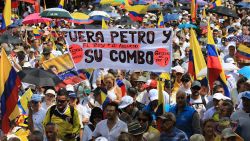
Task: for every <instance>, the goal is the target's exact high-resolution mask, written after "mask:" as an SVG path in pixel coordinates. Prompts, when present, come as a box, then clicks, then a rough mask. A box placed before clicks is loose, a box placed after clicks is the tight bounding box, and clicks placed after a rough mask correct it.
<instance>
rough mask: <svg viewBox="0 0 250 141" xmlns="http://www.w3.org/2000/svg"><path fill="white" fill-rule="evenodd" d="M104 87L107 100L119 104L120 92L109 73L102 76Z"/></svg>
mask: <svg viewBox="0 0 250 141" xmlns="http://www.w3.org/2000/svg"><path fill="white" fill-rule="evenodd" d="M104 85H105V87H106V89H107V91H108V92H107V93H108V95H107V96H108V98H110V99H111V100H112V101H113V102H115V103H117V104H119V103H120V101H121V98H122V91H121V89H120V88H119V87H118V86H117V85H116V81H115V77H114V76H113V75H112V74H111V73H109V74H107V75H105V76H104Z"/></svg>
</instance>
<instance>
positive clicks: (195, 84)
mask: <svg viewBox="0 0 250 141" xmlns="http://www.w3.org/2000/svg"><path fill="white" fill-rule="evenodd" d="M194 87H199V88H200V87H201V83H200V82H199V81H194V82H193V83H192V86H191V88H194Z"/></svg>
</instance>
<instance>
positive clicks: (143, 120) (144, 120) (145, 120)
mask: <svg viewBox="0 0 250 141" xmlns="http://www.w3.org/2000/svg"><path fill="white" fill-rule="evenodd" d="M138 121H142V122H147V121H148V120H147V119H145V118H138Z"/></svg>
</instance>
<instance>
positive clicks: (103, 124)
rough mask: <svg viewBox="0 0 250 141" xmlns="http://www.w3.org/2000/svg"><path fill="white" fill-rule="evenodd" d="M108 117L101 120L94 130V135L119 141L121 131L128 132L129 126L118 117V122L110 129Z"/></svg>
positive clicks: (111, 140)
mask: <svg viewBox="0 0 250 141" xmlns="http://www.w3.org/2000/svg"><path fill="white" fill-rule="evenodd" d="M107 121H108V120H107V119H105V120H102V121H100V122H99V123H98V124H97V125H96V128H95V130H94V132H93V136H94V137H95V138H96V137H99V136H102V137H105V138H107V139H108V140H109V141H117V139H118V137H119V135H120V134H121V132H128V126H127V124H126V123H125V122H123V121H121V120H120V119H119V118H117V122H116V124H115V125H114V127H113V128H112V129H111V130H109V128H108V124H107Z"/></svg>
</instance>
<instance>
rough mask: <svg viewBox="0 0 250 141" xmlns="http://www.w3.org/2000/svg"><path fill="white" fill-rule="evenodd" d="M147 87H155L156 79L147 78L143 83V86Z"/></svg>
mask: <svg viewBox="0 0 250 141" xmlns="http://www.w3.org/2000/svg"><path fill="white" fill-rule="evenodd" d="M148 87H152V88H157V81H156V80H152V79H150V80H148V81H147V83H146V84H144V88H148Z"/></svg>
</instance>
